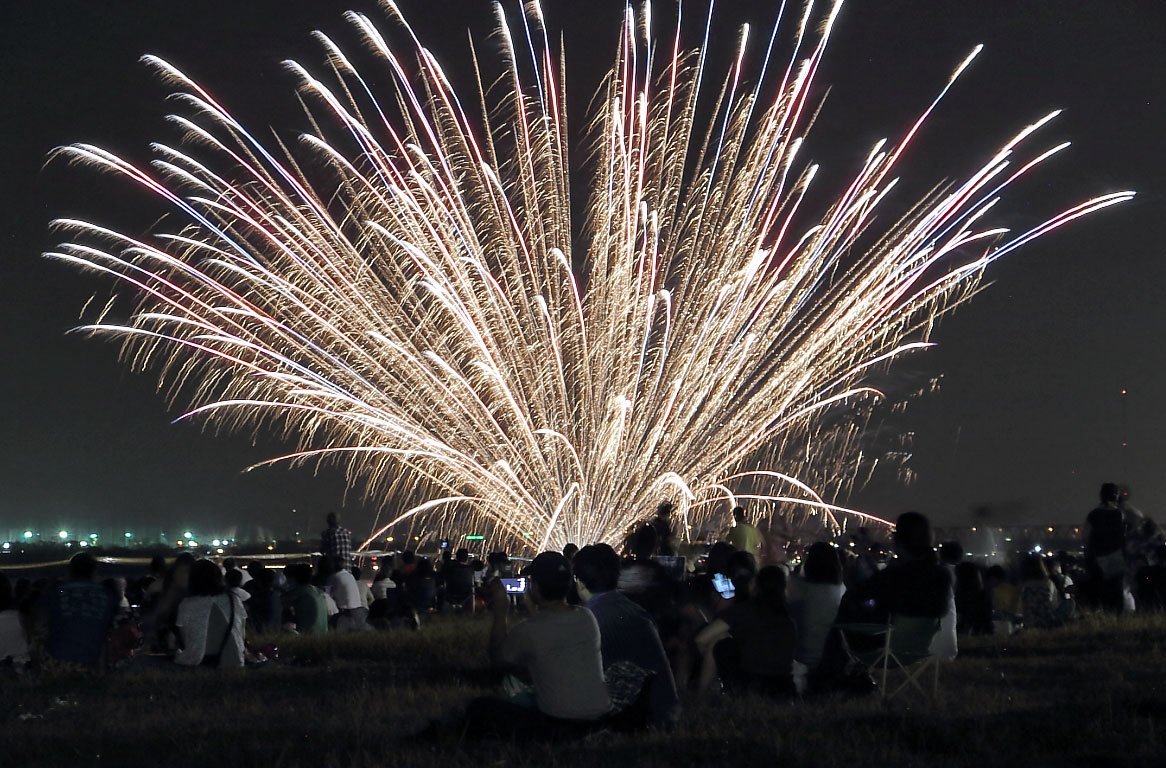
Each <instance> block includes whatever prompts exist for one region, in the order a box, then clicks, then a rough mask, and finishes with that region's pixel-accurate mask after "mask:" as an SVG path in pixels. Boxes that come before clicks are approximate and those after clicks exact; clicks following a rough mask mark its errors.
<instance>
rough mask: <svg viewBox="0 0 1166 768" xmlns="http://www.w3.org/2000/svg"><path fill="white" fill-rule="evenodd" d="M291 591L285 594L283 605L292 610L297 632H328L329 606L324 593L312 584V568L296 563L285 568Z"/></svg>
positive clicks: (302, 633) (305, 633) (306, 564)
mask: <svg viewBox="0 0 1166 768" xmlns="http://www.w3.org/2000/svg"><path fill="white" fill-rule="evenodd" d="M284 573H286V574H287V581H288V584H289V585H290V586H289V589H288V590H287V591H286V592H284V593H283V605H284V607H285V608H287V609H288V610H290V612H291V614H292V618H293V621H294V624H295V630H296V632H299V633H300V634H301V635H308V634H312V635H314V634H323V633H325V632H327V631H328V605H327V603H326V602H325V600H324V593H323V592H322V591H321V590H320V588H319V587H316V586H313V584H312V566H311V565H309V564H308V563H294V564H292V565H289V566H287V567H285V568H284Z"/></svg>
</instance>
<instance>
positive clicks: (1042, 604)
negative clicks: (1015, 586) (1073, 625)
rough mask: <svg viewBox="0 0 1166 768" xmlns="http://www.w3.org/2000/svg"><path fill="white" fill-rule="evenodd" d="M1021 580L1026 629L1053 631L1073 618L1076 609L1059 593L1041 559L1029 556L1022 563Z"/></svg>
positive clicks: (1070, 600)
mask: <svg viewBox="0 0 1166 768" xmlns="http://www.w3.org/2000/svg"><path fill="white" fill-rule="evenodd" d="M1020 579H1021V581H1020V603H1021V605H1022V606H1023V611H1024V626H1025V627H1033V628H1036V629H1052V628H1054V627H1059V626H1061V625H1062V624H1064V623H1065V622H1066V621H1068V620H1069V619H1071V618H1072V617H1073V613H1074V610H1075V609H1076V605H1075V604H1074V602H1073V600H1072V599H1071V598H1069V599H1066V598H1064V597H1062V596H1061V594H1060V593H1059V592H1058V590H1057V587H1056V585H1055V584H1053V580H1052V579H1050V578H1049V574H1048V571H1047V570H1045V563H1044V558H1042V557H1041V556H1040V555H1034V554H1029V555H1026V556H1025V557H1024V559H1023V560H1021V561H1020Z"/></svg>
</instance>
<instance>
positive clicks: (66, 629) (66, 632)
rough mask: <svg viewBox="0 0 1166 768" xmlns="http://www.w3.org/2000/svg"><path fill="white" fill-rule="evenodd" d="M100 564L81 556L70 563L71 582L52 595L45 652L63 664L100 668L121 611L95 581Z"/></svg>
mask: <svg viewBox="0 0 1166 768" xmlns="http://www.w3.org/2000/svg"><path fill="white" fill-rule="evenodd" d="M96 572H97V560H96V558H94V557H93V555H91V554H90V553H88V552H79V553H77V554H76V555H73V557H72V559H70V560H69V580H68V581H66V582H65V583H64V584H61V585H59V586H57V587H56V588H55V589H53V590H52V591H51V592H49V594H48V596H47V597H48V637H47V638H46V644H45V650H46V651H47V652H48V654H49V655H50V656H52V657H53V658H55V659H60V660H61V661H72V662H76V663H78V664H86V665H89V666H98V665H99V664H101V662H102V660H103V658H104V652H105V639H106V635H107V634H108V632H109V627H110V624H111V623H112V621H113V616H114V613H115V612H116V611H117V600H116V598H115V596H114V595H113V594H112V593H110V591H109V590H108V589H106V588H105V587H103V586H102V585H100V584H98V583H96V582H95V581H94V580H93V576H94V574H95V573H96Z"/></svg>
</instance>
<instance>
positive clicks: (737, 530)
mask: <svg viewBox="0 0 1166 768" xmlns="http://www.w3.org/2000/svg"><path fill="white" fill-rule="evenodd" d="M725 541H727V542H728V543H729V544H731V545H732V546H733V548H734V549H736V550H737V551H739V552H748V553H749V554H751V555H753V557H754V558H756V559H757V561H758V563H760V562H761V549H762V547H764V546H765V541H764V540H763V539H762V538H761V531H759V530H757V528H755V527H754V526H752V525H750V524H749V521H748V520H746V519H745V508H744V507H733V527H732V528H730V529H729V532H728V533H727V534H725Z"/></svg>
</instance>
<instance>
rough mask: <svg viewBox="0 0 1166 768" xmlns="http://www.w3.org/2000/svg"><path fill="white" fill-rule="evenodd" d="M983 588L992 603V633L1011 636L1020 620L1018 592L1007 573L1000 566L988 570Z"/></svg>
mask: <svg viewBox="0 0 1166 768" xmlns="http://www.w3.org/2000/svg"><path fill="white" fill-rule="evenodd" d="M984 588H985V589H986V590H987V591H988V598H989V600H990V602H991V603H992V627H993V629H992V631H993V632H994V633H995V634H1002V635H1011V634H1012V633H1013V632H1014V631H1015V630H1016V628H1017V627H1019V626H1020V622H1021V619H1022V616H1021V611H1022V608H1021V605H1020V590H1019V589H1017V588H1016V585H1015V584H1013V583H1012V579H1011V578H1010V577H1009V576H1008V571H1006V570H1005V569H1004V566H1002V565H993V566H991V567H990V568H988V572H987V573H986V574H985V576H984Z"/></svg>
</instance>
